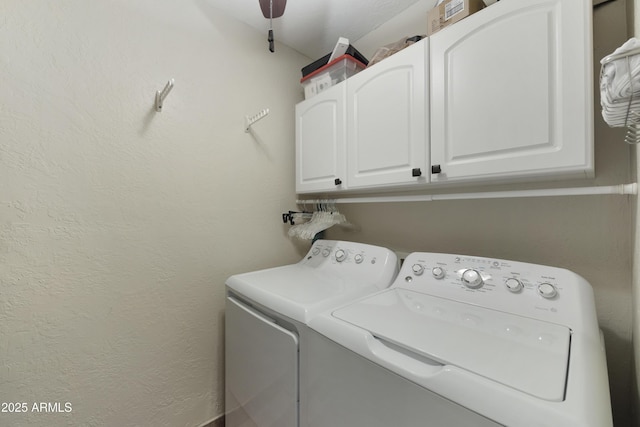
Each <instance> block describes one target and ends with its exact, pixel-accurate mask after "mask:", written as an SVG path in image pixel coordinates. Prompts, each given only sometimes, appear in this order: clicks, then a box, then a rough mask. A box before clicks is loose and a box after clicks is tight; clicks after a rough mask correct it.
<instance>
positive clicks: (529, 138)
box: [430, 0, 593, 182]
mask: <svg viewBox="0 0 640 427" xmlns="http://www.w3.org/2000/svg"><path fill="white" fill-rule="evenodd" d="M430 43H431V58H430V64H431V110H432V111H431V112H432V116H431V163H432V165H434V166H435V169H434V172H437V171H438V166H439V169H440V170H441V172H440V173H434V174H433V175H432V177H431V181H432V182H448V181H463V180H477V179H481V180H482V179H496V178H501V177H520V176H523V177H526V176H538V175H539V176H543V175H548V174H559V173H560V174H565V173H566V174H573V175H579V176H582V177H585V176H592V174H593V92H592V91H593V84H592V79H593V77H592V74H593V71H592V68H593V64H592V53H591V49H592V47H591V46H592V44H591V2H586V1H567V0H509V1H501V2H498V3H496V4H494V5H492V6H490V7H488V8H486V9H484V10H482V11H480V12H478V13H476V14H474V15H472V16H470V17H468V18H466V19H463V20H462V21H460V22H458V23H456V24H455V25H452V26H451V27H448V28H446V29H444V30H441V31H440V32H438V33H436V34H434V35H433V36H431V37H430Z"/></svg>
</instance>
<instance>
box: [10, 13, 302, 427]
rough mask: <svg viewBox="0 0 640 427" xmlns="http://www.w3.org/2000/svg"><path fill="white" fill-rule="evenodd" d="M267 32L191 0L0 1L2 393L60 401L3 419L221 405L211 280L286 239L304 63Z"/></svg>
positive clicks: (164, 418) (218, 281)
mask: <svg viewBox="0 0 640 427" xmlns="http://www.w3.org/2000/svg"><path fill="white" fill-rule="evenodd" d="M256 9H258V4H257V2H256ZM265 39H266V33H265V34H258V33H257V32H255V31H254V30H252V29H250V28H248V27H246V26H244V25H242V24H239V23H237V22H236V21H233V20H230V19H229V18H226V17H224V16H222V15H221V14H220V13H219V12H218V11H216V10H215V9H212V8H211V7H209V6H208V5H207V2H206V0H191V1H176V0H173V1H172V0H136V1H128V0H114V1H108V2H98V1H83V0H63V1H56V2H49V1H44V0H36V1H22V0H3V1H2V2H0V82H1V83H0V402H26V403H28V404H29V412H31V409H32V407H31V405H32V404H33V403H34V402H61V403H62V404H63V406H62V407H63V408H64V403H65V402H69V403H71V405H72V412H71V413H67V414H41V413H27V414H15V413H13V414H11V413H2V412H0V425H1V426H26V425H29V426H65V425H68V426H78V425H85V426H130V425H154V426H196V425H199V424H201V423H202V422H205V421H207V420H210V419H212V418H214V417H215V416H217V415H219V414H221V413H222V412H223V400H222V399H223V397H224V393H223V378H222V373H223V364H222V355H223V349H222V344H223V340H222V338H223V337H222V321H223V307H224V299H223V294H224V280H225V279H226V277H228V276H229V275H230V274H233V273H236V272H240V271H248V270H254V269H257V268H263V267H266V266H272V265H277V264H283V263H287V262H292V261H294V260H297V259H298V257H299V256H300V250H301V248H296V247H294V245H292V243H291V242H290V241H289V239H288V238H287V237H286V227H285V226H283V224H282V223H281V221H280V220H279V218H280V213H281V212H282V211H283V210H287V209H290V208H291V207H293V206H295V205H294V200H295V195H294V172H293V165H294V161H293V151H294V143H293V135H294V116H293V105H294V104H295V103H296V102H299V101H300V100H301V93H302V92H301V89H300V86H299V78H300V74H299V73H300V71H299V70H300V68H301V67H302V66H304V65H305V64H307V63H308V62H309V60H308V58H305V57H303V56H302V55H299V54H298V53H296V52H294V51H293V50H291V49H288V48H286V47H283V46H280V45H278V46H277V50H276V53H275V54H271V53H269V52H268V51H267V43H266V40H265ZM172 77H173V78H175V81H176V84H175V88H174V89H173V91H172V92H171V93H170V94H169V96H168V98H167V100H166V102H165V108H164V111H163V112H162V113H156V112H155V111H153V100H154V95H155V91H156V90H160V89H162V88H163V87H164V85H165V83H166V82H167V80H168V79H169V78H172ZM265 107H269V108H270V109H271V114H270V115H269V116H268V117H267V118H265V119H263V120H262V121H261V122H259V123H257V124H256V125H255V128H254V134H253V136H252V135H250V134H246V133H244V129H243V124H244V123H243V121H244V115H245V114H254V113H257V112H258V111H259V110H260V109H262V108H265Z"/></svg>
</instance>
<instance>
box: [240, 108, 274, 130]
mask: <svg viewBox="0 0 640 427" xmlns="http://www.w3.org/2000/svg"><path fill="white" fill-rule="evenodd" d="M268 114H269V109H268V108H265V109H264V110H262V111H260V112H259V113H258V114H254V115H253V116H245V121H244V131H245V132H249V128H250V127H251V125H252V124H254V123H255V122H257V121H258V120H260V119H262V118H264V117H266V116H267V115H268Z"/></svg>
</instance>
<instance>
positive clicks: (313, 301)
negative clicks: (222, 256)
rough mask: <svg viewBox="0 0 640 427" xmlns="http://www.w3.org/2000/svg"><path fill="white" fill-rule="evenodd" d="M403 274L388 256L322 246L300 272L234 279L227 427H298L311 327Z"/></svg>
mask: <svg viewBox="0 0 640 427" xmlns="http://www.w3.org/2000/svg"><path fill="white" fill-rule="evenodd" d="M397 272H398V262H397V257H396V255H395V254H394V253H393V252H392V251H389V250H388V249H385V248H381V247H377V246H371V245H365V244H359V243H353V242H342V241H329V240H319V241H316V242H315V243H314V244H313V246H312V247H311V250H310V251H309V253H308V254H307V255H306V256H305V257H304V258H303V259H302V260H301V261H300V262H298V263H297V264H292V265H287V266H283V267H277V268H272V269H267V270H261V271H256V272H251V273H245V274H238V275H235V276H231V277H230V278H229V279H228V280H227V288H226V291H227V299H226V314H225V334H226V335H225V375H226V380H225V398H226V402H225V413H226V416H225V419H226V425H227V427H241V426H242V427H297V426H299V418H300V416H299V404H298V402H299V400H300V396H299V390H300V385H299V381H300V377H301V376H304V372H305V369H306V368H305V364H306V334H307V331H308V329H307V327H306V323H307V322H308V321H309V320H310V319H311V318H312V317H313V316H314V315H316V314H318V313H320V312H323V311H326V310H330V309H331V308H333V307H337V306H339V305H341V304H344V303H346V302H348V301H353V300H355V299H357V298H359V297H362V296H364V295H368V294H372V293H374V292H377V291H379V290H381V289H384V288H386V287H388V286H389V285H390V284H391V283H392V281H393V280H394V278H395V275H396V273H397Z"/></svg>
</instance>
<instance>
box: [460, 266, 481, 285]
mask: <svg viewBox="0 0 640 427" xmlns="http://www.w3.org/2000/svg"><path fill="white" fill-rule="evenodd" d="M460 280H462V283H464V285H465V286H466V287H467V288H472V289H475V288H479V287H480V286H482V285H483V284H484V281H483V280H482V276H481V275H480V272H479V271H478V270H474V269H472V268H468V269H466V270H464V271H463V272H462V276H461V277H460Z"/></svg>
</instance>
